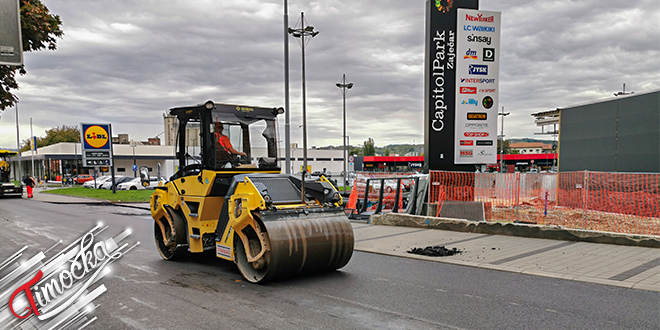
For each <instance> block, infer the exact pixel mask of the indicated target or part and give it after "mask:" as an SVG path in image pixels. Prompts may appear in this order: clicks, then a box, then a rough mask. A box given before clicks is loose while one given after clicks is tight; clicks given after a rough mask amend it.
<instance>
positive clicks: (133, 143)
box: [131, 140, 137, 178]
mask: <svg viewBox="0 0 660 330" xmlns="http://www.w3.org/2000/svg"><path fill="white" fill-rule="evenodd" d="M135 147H137V143H136V142H135V141H134V140H132V141H131V148H133V177H134V178H137V171H136V170H137V164H136V163H135Z"/></svg>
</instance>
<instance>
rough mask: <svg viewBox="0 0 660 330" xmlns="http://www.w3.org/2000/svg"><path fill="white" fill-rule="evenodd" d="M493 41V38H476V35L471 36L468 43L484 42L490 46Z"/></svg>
mask: <svg viewBox="0 0 660 330" xmlns="http://www.w3.org/2000/svg"><path fill="white" fill-rule="evenodd" d="M492 40H493V38H492V37H484V36H475V35H474V34H471V35H469V36H468V37H467V41H468V42H482V43H485V44H486V45H489V46H490V43H491V41H492Z"/></svg>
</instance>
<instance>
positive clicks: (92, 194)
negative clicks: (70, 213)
mask: <svg viewBox="0 0 660 330" xmlns="http://www.w3.org/2000/svg"><path fill="white" fill-rule="evenodd" d="M43 192H44V193H48V194H58V195H67V196H76V197H88V198H97V199H104V200H108V201H111V202H149V198H150V197H151V194H152V193H153V192H154V191H153V190H117V193H116V194H113V193H112V190H105V189H90V188H82V187H75V188H62V189H52V190H45V191H43Z"/></svg>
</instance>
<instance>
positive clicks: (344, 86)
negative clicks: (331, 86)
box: [335, 74, 353, 191]
mask: <svg viewBox="0 0 660 330" xmlns="http://www.w3.org/2000/svg"><path fill="white" fill-rule="evenodd" d="M335 85H336V86H337V87H339V88H340V89H341V94H342V97H343V106H344V134H343V135H342V136H343V137H344V153H343V156H344V191H346V187H347V186H348V177H347V175H348V173H347V171H346V158H347V157H348V149H347V148H346V90H349V89H351V88H353V83H346V74H344V75H342V78H341V82H338V83H336V84H335Z"/></svg>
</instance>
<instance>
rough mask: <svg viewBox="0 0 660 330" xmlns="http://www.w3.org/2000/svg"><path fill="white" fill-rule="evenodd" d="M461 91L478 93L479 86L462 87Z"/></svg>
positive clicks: (463, 92) (462, 92)
mask: <svg viewBox="0 0 660 330" xmlns="http://www.w3.org/2000/svg"><path fill="white" fill-rule="evenodd" d="M460 93H461V94H477V88H476V87H461V89H460Z"/></svg>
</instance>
